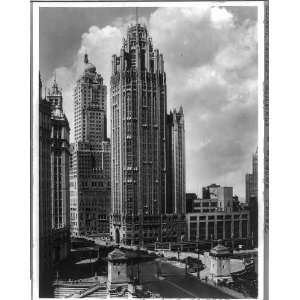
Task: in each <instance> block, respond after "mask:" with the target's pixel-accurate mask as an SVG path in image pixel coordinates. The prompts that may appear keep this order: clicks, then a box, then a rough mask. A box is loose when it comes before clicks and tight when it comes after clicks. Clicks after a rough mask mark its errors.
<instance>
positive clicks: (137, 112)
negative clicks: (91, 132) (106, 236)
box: [110, 23, 181, 244]
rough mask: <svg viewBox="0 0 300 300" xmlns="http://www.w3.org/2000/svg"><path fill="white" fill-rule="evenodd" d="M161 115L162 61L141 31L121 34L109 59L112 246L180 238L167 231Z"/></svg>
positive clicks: (140, 28) (132, 28)
mask: <svg viewBox="0 0 300 300" xmlns="http://www.w3.org/2000/svg"><path fill="white" fill-rule="evenodd" d="M166 109H167V86H166V74H165V71H164V59H163V55H162V54H160V53H159V50H158V49H154V48H153V43H152V39H151V37H150V36H149V35H148V31H147V28H146V27H145V26H143V25H141V24H138V23H136V24H135V25H133V26H130V27H129V28H128V30H127V37H126V39H124V40H123V44H122V47H121V50H120V56H116V55H113V57H112V76H111V139H112V216H111V225H110V230H111V235H112V236H113V238H114V240H115V241H117V242H119V241H122V242H124V243H126V244H138V243H140V242H141V243H143V242H153V241H158V240H165V239H167V238H168V234H175V235H176V234H181V232H180V230H179V232H178V228H177V229H175V228H174V227H173V226H167V219H168V220H170V218H172V216H170V217H166V212H167V211H166V210H167V208H166ZM167 228H168V229H167ZM168 230H169V232H168ZM170 230H171V231H172V232H170ZM175 231H176V232H175Z"/></svg>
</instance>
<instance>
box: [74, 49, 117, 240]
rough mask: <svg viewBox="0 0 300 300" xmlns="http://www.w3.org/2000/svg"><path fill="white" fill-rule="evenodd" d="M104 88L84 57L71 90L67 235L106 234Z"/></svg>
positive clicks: (107, 172) (107, 151) (107, 185)
mask: <svg viewBox="0 0 300 300" xmlns="http://www.w3.org/2000/svg"><path fill="white" fill-rule="evenodd" d="M106 93H107V89H106V86H105V85H104V84H103V78H102V77H101V75H100V74H98V73H97V72H96V67H95V66H94V65H93V64H91V63H90V62H89V60H88V56H87V54H85V56H84V62H83V72H82V74H81V76H80V77H79V79H78V80H77V83H76V86H75V88H74V112H75V117H74V128H75V143H74V145H72V150H71V151H72V155H71V161H70V163H71V172H70V206H71V233H72V235H73V236H79V235H89V234H108V232H109V217H108V216H109V214H110V193H111V192H110V174H111V173H110V169H111V164H110V161H111V157H110V141H109V139H107V135H106V113H107V104H106V98H107V97H106Z"/></svg>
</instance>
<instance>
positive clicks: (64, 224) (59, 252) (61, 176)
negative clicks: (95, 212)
mask: <svg viewBox="0 0 300 300" xmlns="http://www.w3.org/2000/svg"><path fill="white" fill-rule="evenodd" d="M46 100H47V101H48V102H49V103H50V108H51V211H52V218H51V219H52V230H53V237H54V239H53V253H52V260H53V262H54V263H56V262H59V261H61V260H63V259H65V258H66V257H67V256H68V254H69V251H70V189H69V160H70V145H69V136H70V127H69V122H68V119H67V117H66V116H65V114H64V112H63V96H62V90H61V89H59V87H58V84H57V82H56V78H55V79H54V82H53V84H52V87H51V88H50V89H49V90H48V95H47V96H46Z"/></svg>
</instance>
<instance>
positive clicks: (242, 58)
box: [40, 4, 258, 200]
mask: <svg viewBox="0 0 300 300" xmlns="http://www.w3.org/2000/svg"><path fill="white" fill-rule="evenodd" d="M134 20H135V9H134V8H130V7H129V8H95V7H93V8H40V71H41V75H42V79H43V82H44V84H45V85H48V86H49V85H50V83H51V81H52V80H53V74H54V71H56V77H57V81H58V84H59V85H60V86H61V87H62V88H63V95H64V110H65V113H66V114H67V117H68V119H69V122H70V124H71V128H72V124H73V100H72V90H73V87H74V84H75V80H76V78H77V77H78V74H79V72H80V69H81V66H82V61H83V54H84V52H85V49H87V52H88V54H89V58H90V61H91V62H92V63H93V64H95V65H96V67H97V71H98V72H99V73H101V75H102V76H103V77H104V81H105V84H106V85H107V86H108V90H109V78H110V73H111V69H110V68H111V56H112V54H119V51H120V47H121V40H122V37H123V36H124V35H125V34H126V28H127V26H128V24H130V23H133V22H134ZM139 20H140V22H141V23H145V24H146V25H147V27H148V30H149V32H150V35H151V36H152V39H153V44H154V47H155V48H158V49H159V50H160V52H161V53H163V54H164V60H165V71H166V74H167V89H168V90H167V92H168V110H170V109H173V108H178V107H179V106H180V105H182V106H183V109H184V114H185V131H186V172H187V174H186V175H187V192H196V193H199V195H201V194H200V191H201V188H202V186H205V185H208V184H211V183H218V184H221V185H227V186H233V188H234V193H236V194H237V195H238V196H239V197H240V199H241V200H243V199H244V198H245V173H247V172H249V171H251V156H252V153H253V152H254V151H255V149H256V146H257V114H258V110H257V60H258V55H257V54H258V53H257V26H258V24H257V8H256V7H211V6H208V5H207V4H206V5H199V6H197V7H193V8H175V7H173V8H162V7H161V8H155V7H153V8H140V9H139ZM108 102H109V97H108ZM108 107H109V105H108ZM108 113H110V112H108ZM72 137H73V135H71V138H72Z"/></svg>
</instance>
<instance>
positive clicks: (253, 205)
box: [246, 149, 258, 247]
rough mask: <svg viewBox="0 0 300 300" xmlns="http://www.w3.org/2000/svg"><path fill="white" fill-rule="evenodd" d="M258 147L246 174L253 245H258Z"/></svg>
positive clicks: (247, 200)
mask: <svg viewBox="0 0 300 300" xmlns="http://www.w3.org/2000/svg"><path fill="white" fill-rule="evenodd" d="M257 152H258V149H256V152H255V153H254V154H253V156H252V173H251V174H246V204H247V205H248V208H249V211H250V232H251V236H252V239H253V246H255V247H256V246H257V245H258V171H257V168H258V155H257Z"/></svg>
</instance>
